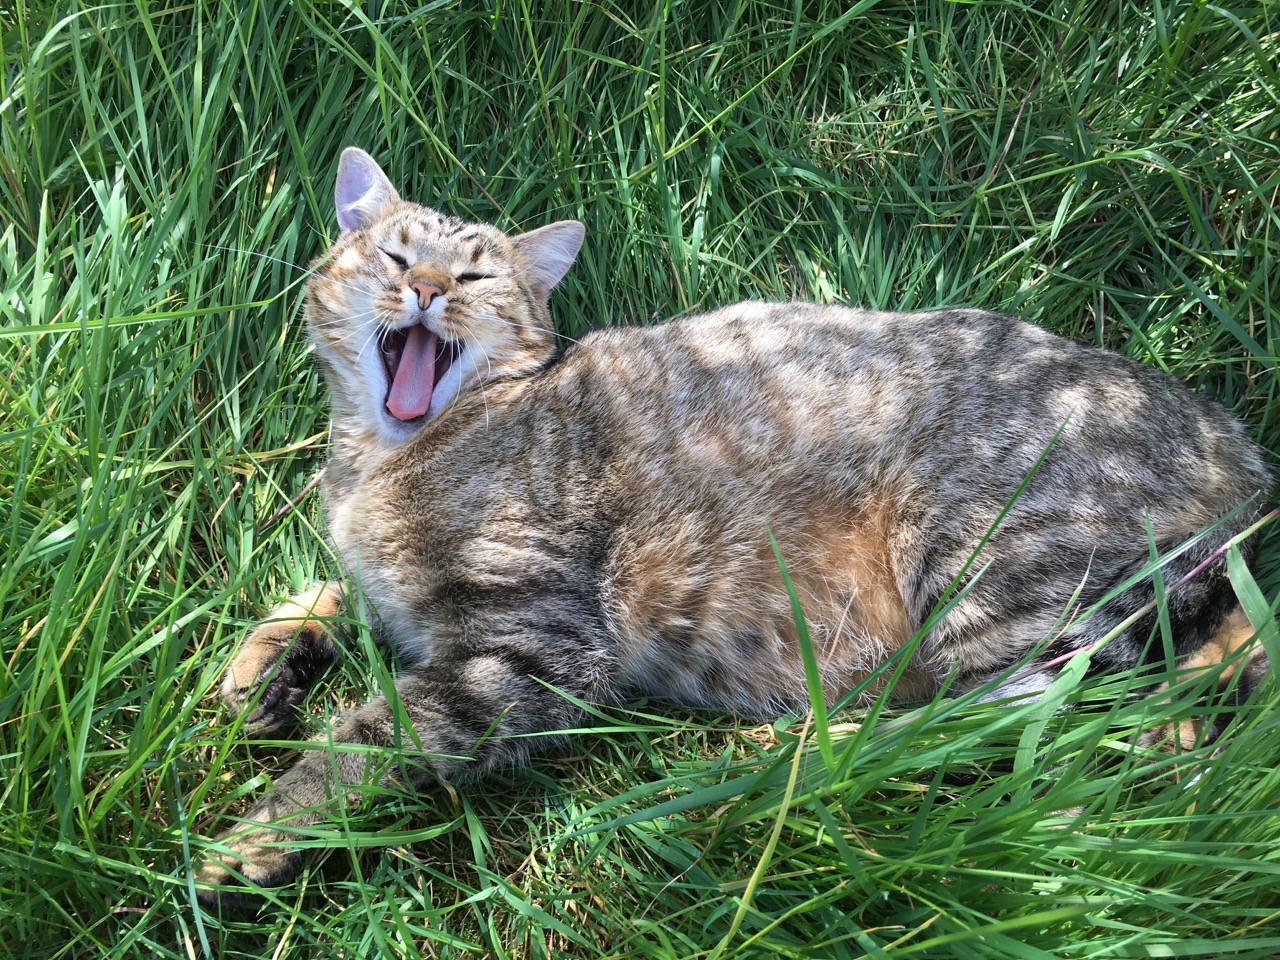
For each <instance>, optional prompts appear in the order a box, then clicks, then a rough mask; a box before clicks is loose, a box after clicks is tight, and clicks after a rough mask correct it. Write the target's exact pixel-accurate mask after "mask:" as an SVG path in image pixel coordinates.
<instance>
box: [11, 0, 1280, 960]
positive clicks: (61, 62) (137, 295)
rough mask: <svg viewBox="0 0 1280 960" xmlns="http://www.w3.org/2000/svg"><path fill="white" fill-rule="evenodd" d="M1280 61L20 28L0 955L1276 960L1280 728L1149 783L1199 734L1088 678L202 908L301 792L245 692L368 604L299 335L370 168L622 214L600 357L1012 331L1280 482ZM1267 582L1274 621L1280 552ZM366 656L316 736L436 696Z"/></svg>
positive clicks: (889, 41)
mask: <svg viewBox="0 0 1280 960" xmlns="http://www.w3.org/2000/svg"><path fill="white" fill-rule="evenodd" d="M1278 31H1280V18H1278V16H1277V10H1276V8H1275V7H1274V6H1272V5H1269V4H1267V3H1263V2H1259V3H1236V4H1232V5H1230V6H1229V7H1225V6H1215V5H1212V4H1206V3H1202V2H1181V0H1175V2H1159V3H1155V4H1146V3H1127V2H1108V3H1101V2H1093V0H1081V2H1078V3H1069V2H1067V3H1058V2H1055V3H1049V4H1034V5H1031V4H1027V3H1025V2H1019V0H997V2H990V3H983V4H964V3H956V2H944V0H920V2H918V3H906V2H891V0H885V2H872V0H859V2H855V3H852V4H848V5H840V4H835V3H830V2H827V0H819V2H817V3H814V4H798V3H797V4H790V3H787V4H784V3H772V2H765V3H757V2H753V3H745V2H743V3H736V4H735V3H730V2H728V0H711V2H706V3H693V2H686V3H679V2H669V3H668V2H663V3H652V4H648V5H640V4H631V5H623V4H616V3H610V2H605V3H593V2H568V0H558V2H551V3H548V4H543V5H534V4H530V3H528V2H527V0H518V2H515V3H510V4H468V3H447V2H432V3H426V4H423V5H420V6H412V5H403V4H398V3H392V2H385V3H377V2H371V3H367V4H363V5H355V4H348V3H319V2H313V0H302V2H298V3H284V2H268V0H247V2H244V3H205V2H197V3H195V4H193V5H185V6H176V7H175V6H164V5H155V6H152V5H148V4H141V3H135V4H130V3H107V4H102V5H84V4H71V3H65V4H43V3H42V4H29V3H25V2H22V0H18V2H17V3H16V4H13V5H9V6H7V7H5V8H3V9H0V33H2V35H3V57H4V62H3V70H2V71H0V315H2V316H3V327H2V328H0V531H2V532H0V545H2V552H0V840H2V842H0V955H11V956H17V957H41V958H45V957H48V958H53V957H85V956H98V955H102V956H111V957H116V956H120V957H125V956H148V957H152V956H155V957H175V958H176V957H192V956H209V957H240V956H255V957H256V956H271V957H280V958H284V957H314V956H391V957H418V956H431V957H482V956H488V957H494V958H507V957H511V958H517V957H520V958H523V957H600V956H604V957H619V958H622V957H653V958H693V957H699V958H709V957H716V958H728V957H742V958H746V957H777V956H785V957H814V958H846V957H847V958H853V957H864V956H865V957H887V956H892V957H939V958H943V957H945V958H968V957H1006V956H1007V957H1026V958H1031V957H1036V958H1042V957H1072V958H1085V957H1150V956H1194V957H1201V956H1231V957H1270V956H1273V955H1276V954H1280V892H1278V891H1280V822H1278V821H1277V816H1276V813H1275V801H1276V797H1277V796H1278V795H1280V772H1278V771H1277V764H1278V763H1280V714H1278V713H1277V712H1276V711H1275V710H1274V709H1268V708H1267V705H1266V704H1265V703H1260V704H1259V705H1258V708H1257V709H1255V710H1253V711H1250V712H1249V713H1248V714H1247V716H1244V717H1242V718H1241V720H1240V721H1239V722H1238V723H1237V724H1236V725H1234V726H1233V727H1232V728H1231V734H1230V736H1229V738H1227V739H1226V740H1225V742H1224V743H1223V744H1222V746H1221V748H1220V751H1219V752H1218V753H1216V754H1214V753H1212V752H1211V751H1209V750H1207V749H1204V748H1198V749H1195V750H1191V751H1189V752H1187V753H1185V754H1183V755H1180V756H1166V757H1163V758H1157V759H1154V760H1152V759H1150V758H1146V759H1143V758H1139V757H1138V756H1136V755H1135V752H1134V750H1133V748H1132V741H1133V738H1132V736H1131V733H1132V731H1133V730H1135V729H1138V728H1141V727H1146V726H1149V725H1150V724H1152V723H1154V722H1156V721H1157V720H1158V719H1159V718H1160V717H1162V716H1169V715H1175V716H1185V715H1186V713H1187V711H1188V710H1189V709H1191V708H1189V707H1187V706H1186V705H1185V704H1184V702H1183V701H1184V698H1175V699H1174V702H1173V703H1172V704H1167V703H1164V702H1162V701H1161V700H1160V699H1158V698H1152V697H1146V698H1141V697H1139V698H1133V697H1130V696H1128V694H1129V693H1130V692H1131V691H1130V687H1131V686H1132V682H1131V681H1129V680H1126V679H1125V678H1110V679H1103V680H1098V681H1090V682H1086V683H1077V682H1076V680H1077V678H1076V677H1075V676H1074V675H1072V674H1071V673H1070V671H1069V673H1068V675H1067V676H1066V677H1065V678H1064V679H1063V680H1062V681H1060V682H1059V683H1058V684H1057V685H1055V687H1054V688H1053V690H1052V691H1051V695H1050V696H1049V697H1047V698H1046V699H1045V700H1044V701H1042V702H1041V703H1039V704H1031V705H1022V706H1008V705H990V704H985V705H983V704H974V703H972V702H970V701H965V700H945V699H940V700H938V701H937V702H935V703H932V704H929V705H925V706H923V707H920V708H918V709H916V710H915V711H914V712H912V713H910V714H908V715H907V716H908V718H909V722H903V721H901V720H895V719H886V718H880V717H876V716H871V717H863V716H860V715H858V714H856V713H850V712H847V711H846V712H843V713H836V714H833V716H832V718H831V723H830V725H829V726H821V736H822V740H823V743H824V746H823V749H821V750H818V749H817V748H816V747H815V746H814V745H813V744H814V742H815V740H816V739H817V738H818V730H815V728H814V726H813V722H812V721H810V720H807V719H806V718H803V717H786V718H782V719H780V720H778V721H777V722H774V723H768V724H765V725H761V726H754V725H752V723H754V721H752V722H747V721H739V720H733V719H731V718H726V717H715V716H707V715H701V714H699V715H690V714H688V713H686V712H683V711H679V710H675V709H672V708H670V707H667V706H664V705H661V704H639V705H636V706H635V707H634V708H633V709H629V710H619V711H612V712H609V713H606V714H603V715H601V716H600V717H599V718H598V721H599V722H598V727H597V729H596V730H595V731H593V733H592V734H591V735H590V736H584V737H582V738H580V739H579V740H577V741H576V743H577V746H576V748H575V751H574V752H573V753H572V754H571V755H568V756H564V755H561V756H558V757H555V758H552V759H549V760H546V761H543V762H541V763H539V764H537V765H535V766H534V768H533V769H532V770H531V771H528V772H527V773H520V774H518V775H517V774H513V775H512V776H511V777H510V778H509V779H507V780H502V781H500V782H497V783H494V784H492V785H490V786H489V787H488V788H487V789H485V790H483V791H471V792H467V793H460V794H456V795H455V794H451V793H448V792H445V791H441V792H439V793H436V794H429V795H424V796H420V797H407V796H402V797H393V798H389V799H385V800H384V801H383V802H380V803H376V804H370V805H369V806H368V807H367V808H362V809H359V810H356V811H353V812H351V813H350V815H349V817H348V818H347V819H346V820H345V821H343V822H342V823H340V824H338V825H337V826H336V827H335V828H334V830H335V831H336V832H337V833H338V834H340V837H339V840H340V843H339V844H338V848H337V849H336V850H334V851H333V852H332V853H330V854H328V855H327V856H317V858H316V859H314V860H312V861H311V865H310V866H309V868H308V872H307V873H306V875H305V876H304V877H303V878H302V880H301V881H300V882H299V883H298V884H296V885H294V886H291V887H288V888H284V889H282V890H280V891H278V892H276V893H275V894H274V896H273V897H272V898H271V899H270V900H269V901H268V906H267V908H266V909H265V910H264V911H263V912H262V913H260V914H258V913H254V912H248V913H241V914H233V913H230V912H228V913H225V914H217V913H214V914H209V913H202V912H200V911H198V910H197V909H196V907H195V905H194V896H193V888H192V885H191V879H190V870H189V867H190V858H192V857H196V856H198V855H199V850H200V845H199V838H200V837H202V836H206V835H207V834H208V833H209V832H211V831H213V830H215V829H217V827H218V825H219V824H220V823H225V821H224V820H223V818H224V817H226V816H230V815H234V813H235V812H236V811H238V810H240V809H243V805H244V801H245V799H246V798H247V797H249V796H250V795H252V794H254V793H256V792H257V791H259V790H261V789H262V788H263V786H264V785H265V783H266V780H267V778H268V777H269V776H270V775H271V774H272V773H274V772H278V771H279V770H280V769H282V768H283V766H284V765H285V764H287V763H288V762H289V757H290V752H289V750H288V749H287V746H285V745H280V744H274V743H255V742H251V741H249V740H247V739H246V738H245V737H244V736H243V735H242V734H240V733H238V732H236V728H235V727H234V726H233V725H232V724H231V722H230V720H229V719H228V718H226V717H225V716H223V715H222V714H221V713H220V712H219V710H218V709H217V706H216V703H215V697H214V696H213V691H214V690H215V689H216V685H217V681H218V678H219V675H220V672H221V670H222V668H223V666H224V665H225V663H226V661H227V658H228V657H229V655H230V653H231V651H232V650H233V649H234V646H235V643H236V642H237V639H238V637H239V636H240V634H241V633H242V631H243V629H244V628H245V627H246V626H247V625H248V624H249V623H251V622H252V621H253V620H254V619H255V618H256V617H258V616H260V615H261V614H262V613H263V612H264V611H265V610H266V609H267V608H268V607H269V606H270V603H271V601H272V598H274V597H278V596H281V595H283V594H286V593H288V592H290V591H291V590H294V589H297V588H299V587H301V586H302V585H303V584H304V583H305V582H306V581H308V580H309V579H311V578H313V577H316V576H318V575H323V574H324V573H325V572H326V571H328V572H332V571H333V569H334V565H333V560H332V557H331V556H330V555H329V553H328V550H327V548H326V547H325V546H324V541H323V529H322V526H321V523H320V519H319V510H318V504H317V502H316V499H315V497H314V495H310V494H305V491H306V490H307V489H308V482H309V481H310V479H311V478H312V477H313V476H314V474H315V472H316V470H317V469H318V468H319V466H320V464H321V462H322V459H323V448H324V438H325V414H324V405H325V397H324V393H323V390H322V388H321V384H320V382H319V379H318V376H317V371H316V370H315V368H314V365H313V364H312V363H311V362H310V360H309V358H308V356H307V351H306V348H305V345H304V341H303V339H302V337H301V334H300V327H301V318H300V314H299V301H300V296H301V290H302V284H303V282H304V280H305V264H306V262H307V261H308V259H309V258H311V257H313V256H315V255H316V254H318V253H319V252H320V251H322V250H323V249H324V247H325V245H326V242H327V240H328V239H329V238H331V237H332V236H333V233H334V225H333V212H332V209H331V207H332V203H331V200H330V199H329V197H330V190H331V184H332V176H333V172H334V168H335V165H336V161H337V156H338V152H339V150H340V149H341V148H342V147H343V146H345V145H347V144H359V145H361V146H363V147H364V148H366V149H368V150H370V151H371V152H372V153H373V154H374V155H375V156H377V157H378V158H379V159H380V160H381V161H382V162H383V164H384V166H385V167H386V168H387V169H388V170H389V171H390V172H391V174H392V176H393V178H394V179H395V180H396V182H397V183H398V184H400V185H401V186H402V187H403V191H404V193H405V194H406V195H407V196H411V197H415V198H418V199H421V200H423V201H426V202H429V203H432V204H434V205H438V206H440V207H443V208H445V209H447V210H449V211H450V212H453V213H456V214H460V215H463V216H467V217H472V218H476V219H483V220H488V221H492V222H494V223H496V224H498V225H499V226H501V227H504V228H516V227H530V226H537V225H540V224H542V223H545V222H548V221H550V220H553V219H556V218H560V217H567V216H572V217H577V218H580V219H582V220H583V221H584V222H585V223H586V224H587V226H588V230H589V234H588V240H587V244H586V248H585V250H584V253H583V256H582V259H581V261H580V263H579V264H578V266H577V267H576V268H575V270H574V272H573V273H572V274H571V277H570V279H569V281H568V283H567V284H566V285H565V289H563V290H562V291H561V292H560V293H558V294H557V297H556V300H555V302H554V304H553V307H554V310H555V312H556V314H557V317H558V321H559V323H560V325H561V328H562V330H563V331H564V332H565V333H566V334H567V335H570V336H572V335H575V334H577V333H579V332H581V331H582V330H584V329H586V328H588V327H591V326H594V325H599V324H607V323H620V322H635V321H645V320H647V319H649V318H652V317H659V316H670V315H674V314H679V313H682V312H687V311H692V310H696V309H698V308H700V307H703V306H710V305H715V304H720V303H725V302H730V301H733V300H737V299H742V298H745V297H763V298H771V299H777V298H782V297H797V298H817V299H823V300H841V301H848V302H857V303H862V304H868V305H875V306H893V307H907V308H917V307H929V306H935V305H940V304H953V303H967V304H977V305H982V306H987V307H994V308H999V309H1005V310H1010V311H1016V312H1020V313H1021V314H1023V315H1025V316H1027V317H1028V318H1029V319H1032V320H1034V321H1036V322H1039V323H1042V324H1044V325H1046V326H1049V327H1052V328H1054V329H1057V330H1060V331H1062V332H1064V333H1067V334H1069V335H1071V336H1075V337H1079V338H1083V339H1087V340H1090V341H1094V342H1097V343H1101V344H1105V345H1108V346H1111V347H1113V348H1115V349H1119V350H1121V351H1123V352H1126V353H1128V354H1130V355H1132V356H1134V357H1136V358H1138V359H1140V360H1142V361H1143V362H1145V363H1148V364H1152V365H1156V366H1159V367H1162V368H1164V369H1167V370H1169V371H1170V372H1172V373H1174V374H1175V375H1177V376H1179V377H1181V378H1183V379H1185V380H1187V381H1189V382H1191V383H1192V384H1193V385H1194V386H1195V387H1196V388H1197V389H1200V390H1202V391H1204V392H1206V393H1209V394H1211V395H1213V396H1215V397H1217V398H1218V399H1220V400H1221V401H1222V402H1224V403H1225V404H1227V405H1228V406H1230V407H1232V408H1234V409H1235V410H1236V411H1237V412H1238V413H1239V414H1240V415H1241V416H1242V417H1244V418H1245V419H1246V421H1247V422H1248V424H1249V426H1250V429H1251V430H1252V431H1253V433H1254V435H1255V436H1256V437H1257V438H1258V440H1259V441H1260V442H1261V443H1263V444H1264V445H1265V446H1267V448H1268V449H1270V450H1271V451H1273V452H1274V451H1277V450H1280V405H1277V402H1276V392H1277V386H1276V376H1275V370H1276V344H1277V342H1280V308H1278V307H1277V301H1278V300H1280V217H1278V215H1277V210H1276V207H1277V202H1276V201H1277V194H1278V192H1280V77H1278V76H1277V67H1276V64H1277V62H1280V56H1278V54H1280V33H1278ZM304 494H305V495H304ZM295 501H296V503H295ZM1235 575H1236V579H1237V581H1238V583H1239V585H1240V590H1241V591H1242V594H1243V595H1247V597H1248V598H1249V603H1250V605H1251V606H1252V607H1253V608H1254V612H1255V614H1257V615H1261V616H1262V617H1263V619H1265V616H1266V614H1267V612H1268V611H1271V612H1274V609H1275V606H1276V603H1277V599H1276V598H1277V594H1278V593H1280V553H1278V552H1277V547H1276V542H1275V540H1274V538H1273V539H1272V540H1271V541H1270V542H1269V543H1268V544H1266V545H1265V547H1264V551H1263V556H1262V560H1261V565H1260V569H1259V571H1258V576H1257V579H1256V581H1255V580H1254V578H1252V577H1250V576H1249V574H1248V573H1247V571H1242V570H1240V569H1236V570H1235ZM779 589H780V590H781V589H783V585H782V581H781V579H780V580H779ZM1272 639H1273V640H1274V638H1272ZM353 644H354V646H355V648H356V654H355V655H353V656H351V657H349V658H347V659H346V660H345V661H344V662H343V663H342V665H341V667H340V668H339V669H338V670H336V671H335V672H334V674H333V676H332V678H331V679H330V680H329V681H327V682H326V683H325V685H323V686H322V687H321V688H320V689H319V690H318V691H317V692H316V693H315V695H314V696H313V697H312V699H311V701H310V702H311V705H312V710H313V713H314V715H315V716H314V720H313V721H312V724H313V727H314V728H318V727H319V725H320V724H322V723H323V722H324V719H325V717H326V716H329V715H331V714H332V713H334V712H336V711H338V710H340V709H341V708H342V707H343V706H344V705H347V704H350V703H352V702H354V701H357V700H360V699H363V698H364V697H365V696H367V695H368V693H369V692H370V691H372V690H375V689H377V688H378V687H379V685H380V684H381V683H383V682H384V681H385V678H386V676H387V672H388V671H389V670H391V669H393V667H392V666H388V665H387V664H386V663H385V661H384V660H383V659H382V657H381V655H379V654H378V653H376V652H374V650H373V647H372V642H371V638H370V637H369V636H368V635H367V631H364V632H361V631H357V636H356V637H355V639H354V641H353ZM1207 684H1208V680H1207V679H1204V678H1201V679H1198V680H1197V679H1195V678H1187V679H1183V680H1182V681H1181V687H1182V688H1184V689H1185V690H1186V692H1187V693H1188V694H1190V693H1194V692H1195V689H1196V688H1199V689H1203V688H1204V687H1206V686H1207ZM1264 693H1265V695H1266V697H1269V698H1270V700H1271V702H1272V703H1274V687H1273V686H1272V687H1270V688H1269V689H1268V690H1266V691H1264ZM1264 699H1265V698H1264ZM1060 704H1078V708H1077V709H1073V710H1069V711H1062V710H1059V709H1056V707H1057V706H1058V705H1060ZM1209 709H1214V708H1213V707H1210V708H1209ZM384 847H386V848H387V849H383V848H384Z"/></svg>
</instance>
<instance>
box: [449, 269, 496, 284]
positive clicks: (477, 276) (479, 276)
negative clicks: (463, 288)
mask: <svg viewBox="0 0 1280 960" xmlns="http://www.w3.org/2000/svg"><path fill="white" fill-rule="evenodd" d="M492 279H493V274H491V273H485V272H484V271H483V270H468V271H466V272H465V273H460V274H458V282H459V283H474V282H475V281H476V280H492Z"/></svg>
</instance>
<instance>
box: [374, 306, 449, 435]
mask: <svg viewBox="0 0 1280 960" xmlns="http://www.w3.org/2000/svg"><path fill="white" fill-rule="evenodd" d="M437 339H438V338H437V337H436V335H435V334H434V333H432V332H431V331H430V330H428V329H427V328H426V327H424V326H422V325H421V324H419V325H416V326H413V327H410V328H409V339H408V340H407V341H405V345H404V352H403V353H402V354H400V366H398V367H396V375H395V379H394V380H392V381H391V392H390V393H389V394H387V409H388V410H390V411H391V415H392V416H394V417H396V418H397V419H399V420H412V419H413V418H414V417H420V416H422V415H423V414H424V413H426V412H427V407H429V406H431V388H432V387H433V386H435V377H436V341H437Z"/></svg>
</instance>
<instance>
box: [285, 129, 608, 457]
mask: <svg viewBox="0 0 1280 960" xmlns="http://www.w3.org/2000/svg"><path fill="white" fill-rule="evenodd" d="M334 199H335V202H336V205H337V210H338V226H339V227H340V228H341V230H342V235H341V236H340V237H339V238H338V242H337V243H335V244H334V245H333V246H332V247H331V248H330V249H329V251H328V252H327V253H326V254H325V256H324V257H323V258H322V260H321V261H320V265H319V266H318V267H317V268H316V270H315V272H314V273H313V274H312V277H311V279H310V281H309V282H308V284H307V324H308V330H309V332H310V334H311V337H312V340H313V341H314V342H315V344H316V350H317V353H318V354H319V356H320V358H321V360H322V361H323V363H324V367H325V372H326V375H327V376H328V379H329V389H330V392H331V394H332V398H333V415H334V423H335V425H337V426H340V427H342V428H343V429H347V430H350V431H356V432H359V433H362V434H369V435H371V438H376V440H377V441H379V442H382V443H398V442H401V441H403V440H407V439H408V438H409V437H411V436H413V435H414V434H415V433H417V432H418V431H419V430H420V429H422V427H423V426H425V425H426V424H428V423H430V421H432V420H433V419H434V418H435V417H437V416H439V414H440V413H441V412H442V411H444V410H445V409H446V408H447V407H448V406H449V404H450V402H451V401H453V400H455V398H457V397H458V396H459V395H460V394H462V393H464V392H466V391H469V390H476V389H483V384H484V381H485V380H488V379H490V378H492V377H495V376H500V375H508V374H511V373H518V372H520V371H522V370H527V369H532V368H534V367H537V366H538V365H540V364H542V363H543V362H545V361H546V360H547V359H548V358H549V357H550V356H551V355H552V353H553V352H554V349H555V343H554V335H553V333H552V329H551V318H550V315H549V313H548V312H547V306H546V304H547V298H548V296H549V295H550V293H551V288H552V287H554V286H555V285H556V283H558V282H559V281H560V279H561V278H562V277H563V276H564V274H565V272H566V271H568V269H569V267H570V266H571V265H572V263H573V260H574V257H576V256H577V253H578V248H579V247H580V246H581V244H582V237H583V233H584V230H583V226H582V224H580V223H578V222H576V221H572V220H568V221H562V222H560V223H553V224H551V225H549V226H546V227H542V228H540V229H538V230H533V231H531V232H529V233H525V234H521V235H519V236H514V237H508V236H507V235H506V234H504V233H503V232H502V231H501V230H498V229H496V228H494V227H490V226H487V225H485V224H474V223H466V222H465V221H462V220H458V219H456V218H454V217H449V216H445V215H444V214H441V213H437V212H436V211H435V210H431V209H428V208H427V207H423V206H419V205H418V204H416V203H409V202H406V201H404V200H401V199H400V197H399V195H398V194H397V193H396V191H395V189H394V188H393V187H392V186H391V182H390V181H389V180H388V179H387V177H386V175H385V174H384V173H383V172H382V169H381V168H380V167H379V166H378V165H377V163H375V162H374V160H373V159H372V158H371V157H370V156H369V155H368V154H366V153H365V152H364V151H362V150H357V149H355V148H354V147H349V148H348V149H346V150H344V151H343V154H342V160H341V162H340V164H339V166H338V179H337V185H336V187H335V190H334Z"/></svg>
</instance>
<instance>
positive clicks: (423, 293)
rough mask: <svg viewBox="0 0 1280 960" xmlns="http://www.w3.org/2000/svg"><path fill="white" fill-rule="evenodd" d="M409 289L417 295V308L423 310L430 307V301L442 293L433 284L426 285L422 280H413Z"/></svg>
mask: <svg viewBox="0 0 1280 960" xmlns="http://www.w3.org/2000/svg"><path fill="white" fill-rule="evenodd" d="M409 289H410V290H412V291H413V292H414V293H416V294H417V295H418V306H419V307H421V308H422V309H423V310H425V309H427V307H429V306H431V300H432V298H433V297H438V296H440V295H441V294H442V293H444V291H443V290H441V289H440V288H439V287H437V286H436V285H435V284H434V283H427V282H425V281H423V280H415V281H414V282H413V283H411V284H409Z"/></svg>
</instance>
